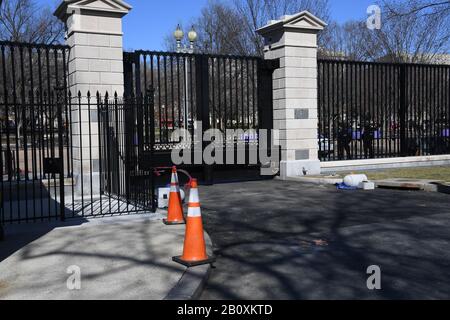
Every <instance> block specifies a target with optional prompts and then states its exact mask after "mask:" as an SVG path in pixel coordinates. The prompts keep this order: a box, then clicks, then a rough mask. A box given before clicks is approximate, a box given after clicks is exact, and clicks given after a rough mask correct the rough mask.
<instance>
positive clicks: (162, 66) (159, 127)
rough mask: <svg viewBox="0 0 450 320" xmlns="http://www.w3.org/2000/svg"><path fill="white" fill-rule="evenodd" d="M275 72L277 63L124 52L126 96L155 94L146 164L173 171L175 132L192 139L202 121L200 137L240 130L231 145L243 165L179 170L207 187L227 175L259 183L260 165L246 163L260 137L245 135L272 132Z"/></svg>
mask: <svg viewBox="0 0 450 320" xmlns="http://www.w3.org/2000/svg"><path fill="white" fill-rule="evenodd" d="M277 67H278V65H277V62H271V61H265V60H263V59H261V58H258V57H247V56H223V55H206V54H184V53H169V52H155V51H136V52H131V53H125V55H124V70H125V92H126V95H131V94H135V95H137V96H139V95H141V94H142V92H143V91H145V90H147V89H149V88H151V90H154V108H153V109H152V110H149V112H148V113H146V114H144V119H145V121H144V122H145V123H144V131H143V134H144V136H145V137H146V138H144V140H143V141H145V142H147V148H146V150H147V151H150V150H151V152H152V153H153V154H152V157H149V156H147V157H144V159H147V160H149V159H151V163H152V166H153V167H155V168H157V167H167V166H170V165H171V163H172V161H171V151H172V150H173V148H174V147H175V146H176V145H177V144H178V143H179V141H173V140H172V139H171V135H172V132H173V131H175V130H176V129H179V128H184V129H187V130H188V131H189V132H190V133H191V134H192V136H194V123H195V122H196V121H197V122H198V121H200V122H201V123H202V131H203V132H202V133H204V132H205V131H207V130H208V129H218V130H221V131H222V132H225V130H226V129H234V130H238V129H241V130H242V131H243V132H244V134H243V135H242V137H240V138H238V139H236V141H234V142H233V143H234V146H235V148H236V149H237V148H243V149H244V150H245V152H246V157H245V159H246V160H245V163H242V164H240V165H226V166H225V165H217V164H215V165H206V164H205V163H203V164H202V165H185V166H181V167H187V168H188V169H189V170H190V171H191V172H194V174H197V177H198V178H200V179H201V180H203V181H204V182H206V183H213V182H214V181H215V180H216V181H218V180H222V178H223V177H225V176H226V177H228V178H229V177H230V176H231V178H232V179H237V180H242V179H246V178H249V179H254V178H259V177H260V174H259V169H260V165H256V166H254V165H251V164H250V163H249V161H248V160H249V158H250V156H249V154H248V152H249V150H250V149H251V148H254V147H257V146H258V145H259V138H258V137H259V136H258V134H255V135H254V136H253V135H246V134H245V132H246V131H247V132H249V131H251V130H256V132H257V131H258V130H259V129H272V125H273V116H272V114H273V111H272V73H273V71H274V70H275V68H277ZM193 144H202V149H201V150H202V151H203V148H204V147H205V146H204V143H202V141H200V140H198V141H193ZM193 149H194V148H192V150H193ZM236 153H237V152H236ZM236 153H235V154H236ZM144 161H145V160H144ZM258 163H259V161H258ZM232 170H235V171H234V174H232V173H230V172H231V171H232ZM247 173H248V176H246V174H247ZM228 180H229V179H228Z"/></svg>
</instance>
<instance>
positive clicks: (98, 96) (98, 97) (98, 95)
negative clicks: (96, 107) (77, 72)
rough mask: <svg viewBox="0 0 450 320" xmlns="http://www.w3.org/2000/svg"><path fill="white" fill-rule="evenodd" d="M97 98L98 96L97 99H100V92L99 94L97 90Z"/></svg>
mask: <svg viewBox="0 0 450 320" xmlns="http://www.w3.org/2000/svg"><path fill="white" fill-rule="evenodd" d="M96 96H97V99H100V92H98V90H97V93H96Z"/></svg>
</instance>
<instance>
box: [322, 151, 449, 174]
mask: <svg viewBox="0 0 450 320" xmlns="http://www.w3.org/2000/svg"><path fill="white" fill-rule="evenodd" d="M444 165H450V155H441V156H422V157H406V158H388V159H367V160H348V161H331V162H322V163H321V173H331V172H340V171H352V170H354V171H360V170H376V169H398V168H411V167H431V166H444Z"/></svg>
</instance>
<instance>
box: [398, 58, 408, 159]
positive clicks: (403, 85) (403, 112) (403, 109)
mask: <svg viewBox="0 0 450 320" xmlns="http://www.w3.org/2000/svg"><path fill="white" fill-rule="evenodd" d="M406 77H407V74H406V65H405V64H401V65H400V73H399V82H400V83H399V85H400V108H399V113H400V114H399V120H400V154H401V156H402V157H406V156H407V155H408V150H407V148H408V141H407V135H406V130H407V121H406V118H407V108H408V107H407V103H408V102H407V92H406V90H407V78H406Z"/></svg>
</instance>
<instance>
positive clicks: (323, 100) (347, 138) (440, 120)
mask: <svg viewBox="0 0 450 320" xmlns="http://www.w3.org/2000/svg"><path fill="white" fill-rule="evenodd" d="M318 87H319V147H320V158H321V160H322V161H333V160H349V159H368V158H390V157H404V156H419V155H439V154H449V153H450V120H449V119H450V101H449V98H450V66H443V65H442V66H441V65H419V64H390V63H366V62H353V61H327V60H319V76H318Z"/></svg>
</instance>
